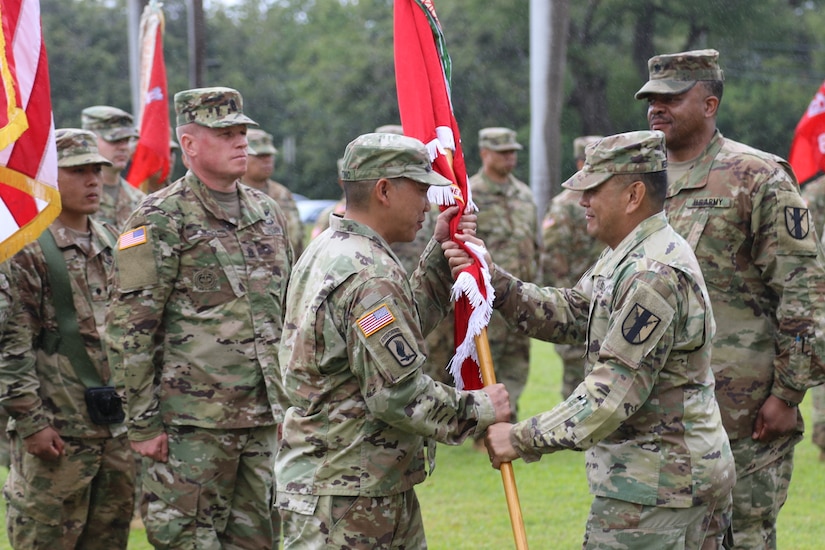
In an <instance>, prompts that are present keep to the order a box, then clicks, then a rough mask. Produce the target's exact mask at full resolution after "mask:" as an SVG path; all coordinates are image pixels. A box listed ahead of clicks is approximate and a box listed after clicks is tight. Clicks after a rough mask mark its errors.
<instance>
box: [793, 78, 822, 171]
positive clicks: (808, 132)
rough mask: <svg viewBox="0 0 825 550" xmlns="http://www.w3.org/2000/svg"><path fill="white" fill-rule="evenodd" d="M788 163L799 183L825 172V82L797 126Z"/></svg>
mask: <svg viewBox="0 0 825 550" xmlns="http://www.w3.org/2000/svg"><path fill="white" fill-rule="evenodd" d="M788 162H789V163H790V164H791V167H793V171H794V173H795V174H796V179H797V180H798V181H799V183H804V182H806V181H808V180H809V179H811V178H812V177H814V176H816V175H817V174H818V173H820V172H825V82H823V83H822V85H821V86H820V87H819V90H818V91H817V92H816V95H815V96H814V98H813V99H812V100H811V103H810V104H809V105H808V110H807V111H805V114H804V115H803V116H802V119H801V120H800V121H799V124H797V125H796V131H795V132H794V136H793V142H791V152H790V154H789V155H788Z"/></svg>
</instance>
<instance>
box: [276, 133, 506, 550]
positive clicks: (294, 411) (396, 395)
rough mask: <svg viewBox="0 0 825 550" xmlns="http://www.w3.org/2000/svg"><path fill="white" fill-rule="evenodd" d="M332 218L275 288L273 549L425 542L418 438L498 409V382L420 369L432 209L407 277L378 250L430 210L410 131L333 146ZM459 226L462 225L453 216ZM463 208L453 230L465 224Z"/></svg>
mask: <svg viewBox="0 0 825 550" xmlns="http://www.w3.org/2000/svg"><path fill="white" fill-rule="evenodd" d="M341 179H342V181H344V188H345V192H346V197H347V211H346V215H345V217H344V218H339V217H332V218H331V220H330V224H331V226H330V228H329V230H327V231H325V232H324V233H322V234H321V235H320V236H319V237H317V238H316V239H314V240H313V241H312V242H310V244H309V246H308V247H307V249H306V251H304V254H303V256H301V258H300V260H299V261H298V263H297V264H296V266H295V270H294V271H293V274H292V280H291V281H290V285H289V292H288V296H287V306H286V318H285V321H284V338H283V341H284V345H283V346H282V347H281V351H280V359H281V368H282V372H283V380H284V385H285V389H286V392H287V395H288V398H289V405H290V406H289V408H288V409H287V411H286V415H285V419H284V426H283V439H282V440H281V445H280V447H279V449H278V455H277V460H276V471H277V472H278V492H277V506H278V508H279V509H280V511H281V516H282V518H283V522H284V548H286V549H293V548H300V549H304V548H340V549H347V548H370V549H389V548H426V539H425V536H424V529H423V525H422V520H421V512H420V508H419V505H418V500H417V498H416V496H415V491H414V489H413V487H414V486H415V485H416V484H418V483H421V482H422V481H423V480H424V478H425V476H426V473H425V465H424V462H425V458H424V447H425V440H426V442H427V444H426V446H427V449H428V455H429V459H430V471H432V467H433V465H434V462H433V460H434V452H435V440H438V441H441V442H444V443H452V444H457V443H459V442H461V441H462V440H463V439H464V438H466V437H467V436H468V435H472V434H475V433H480V432H483V430H484V429H485V428H486V427H487V426H488V425H490V424H491V423H493V422H494V421H496V420H499V421H500V420H503V419H507V418H509V403H508V400H507V392H506V390H505V388H504V386H503V385H502V384H496V385H494V386H490V387H487V388H484V389H483V390H478V391H463V392H460V391H457V390H456V389H455V388H451V387H449V386H445V385H443V384H439V383H438V382H435V381H433V380H432V379H431V378H430V377H428V376H426V375H425V374H424V373H423V371H422V367H423V365H424V363H425V362H426V360H427V356H426V351H425V350H426V347H425V344H424V335H425V334H426V333H427V332H429V331H430V330H431V329H432V328H433V327H435V326H436V323H438V321H439V320H441V318H442V317H443V316H444V315H445V314H446V313H447V310H448V307H449V303H450V300H449V289H450V286H451V283H452V279H451V278H450V272H449V269H448V267H447V262H446V261H445V260H444V257H443V255H442V253H441V250H440V248H439V246H438V241H439V240H446V239H447V238H448V237H449V227H448V221H449V218H450V216H451V215H454V214H455V213H456V212H457V211H458V207H453V208H451V209H449V210H447V211H445V212H444V213H442V214H441V216H439V218H438V223H437V226H436V229H435V232H434V236H433V239H432V240H431V241H430V242H429V244H428V245H427V248H426V250H425V251H424V254H423V256H422V264H421V265H420V267H419V268H418V270H417V271H416V272H415V274H413V276H412V277H411V278H410V279H409V280H408V276H407V273H406V272H405V270H404V267H403V266H402V265H401V263H400V262H399V260H398V259H397V258H396V257H395V255H394V254H393V253H392V251H391V250H390V248H389V245H390V244H392V243H395V242H403V241H411V240H412V239H413V238H414V237H415V234H416V232H417V231H419V230H420V228H421V225H422V223H423V221H424V219H425V217H426V214H427V211H428V210H429V208H430V205H429V202H428V200H427V188H428V186H429V185H449V180H447V179H446V178H444V177H442V176H440V175H439V174H437V173H436V172H434V171H433V169H432V166H431V164H430V161H429V156H428V154H427V150H426V148H425V146H424V144H423V143H421V142H420V141H418V140H416V139H413V138H410V137H405V136H399V135H395V134H386V133H384V134H381V133H372V134H365V135H363V136H360V137H358V138H356V139H355V140H354V141H352V142H351V143H350V144H349V145H348V146H347V148H346V152H345V155H344V161H343V168H342V170H341ZM467 224H469V225H467ZM474 225H475V222H474V220H468V219H467V218H463V219H462V220H461V223H460V228H461V229H462V230H463V229H464V228H465V227H473V226H474Z"/></svg>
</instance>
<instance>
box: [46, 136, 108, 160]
mask: <svg viewBox="0 0 825 550" xmlns="http://www.w3.org/2000/svg"><path fill="white" fill-rule="evenodd" d="M54 139H55V142H56V143H57V166H58V168H69V167H72V166H84V165H86V164H105V165H106V166H111V165H112V163H111V162H109V161H108V160H107V159H106V158H105V157H103V156H101V155H100V153H99V152H98V150H97V136H95V135H94V134H93V133H92V132H89V131H88V130H81V129H80V128H60V129H58V130H55V132H54Z"/></svg>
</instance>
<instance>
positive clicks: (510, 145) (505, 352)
mask: <svg viewBox="0 0 825 550" xmlns="http://www.w3.org/2000/svg"><path fill="white" fill-rule="evenodd" d="M479 147H480V148H482V149H489V150H491V151H512V150H518V149H521V148H522V147H521V145H520V144H518V143H517V142H516V134H515V132H513V131H512V130H508V129H506V128H484V129H482V130H481V131H480V132H479ZM470 189H471V192H472V197H473V201H474V202H475V203H476V205H477V206H478V210H479V212H478V236H479V238H481V239H483V240H484V242H485V243H486V245H487V248H489V250H490V251H491V252H492V253H493V254H495V257H496V261H497V262H498V265H499V266H501V267H502V268H503V269H506V270H507V271H508V272H510V273H512V274H513V275H515V276H516V277H518V278H519V279H521V280H523V281H533V280H534V279H535V277H536V275H537V267H538V259H539V258H538V255H539V248H538V244H537V242H536V231H537V228H538V225H537V224H538V221H537V217H538V214H537V211H536V204H535V202H534V201H533V193H532V191H531V190H530V188H529V187H528V186H527V185H526V184H525V183H524V182H522V181H520V180H518V179H516V178H515V176H513V175H512V174H508V175H507V182H506V183H503V184H502V183H497V182H495V181H493V180H491V179H490V178H489V177H488V176H487V174H485V173H484V168H482V169H481V170H479V171H478V173H477V174H475V175H474V176H473V177H471V178H470ZM487 338H488V340H489V343H490V353H491V355H492V359H493V366H494V368H495V374H496V380H497V381H498V382H502V383H504V385H505V386H506V387H507V391H508V392H509V393H510V404H511V406H512V412H513V420H515V419H516V418H517V416H518V401H519V397H520V396H521V394H522V392H523V391H524V386H525V385H526V384H527V376H528V374H529V372H530V339H529V338H526V337H525V336H523V335H521V334H516V333H514V332H513V331H511V330H509V329H508V328H507V323H506V322H505V321H504V319H503V318H502V316H501V314H500V313H499V312H493V316H492V317H491V319H490V324H489V325H488V327H487Z"/></svg>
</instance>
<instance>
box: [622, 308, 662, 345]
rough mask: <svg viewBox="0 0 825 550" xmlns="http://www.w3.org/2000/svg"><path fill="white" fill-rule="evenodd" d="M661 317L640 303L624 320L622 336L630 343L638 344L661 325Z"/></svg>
mask: <svg viewBox="0 0 825 550" xmlns="http://www.w3.org/2000/svg"><path fill="white" fill-rule="evenodd" d="M660 322H661V319H660V318H659V317H657V316H656V315H654V314H653V313H651V312H650V311H649V310H648V309H647V308H645V307H644V306H641V305H639V304H638V303H636V304H634V305H633V309H631V310H630V313H628V314H627V317H625V318H624V321H622V336H624V339H625V340H627V342H628V343H630V344H634V345H638V344H642V343H644V341H645V340H647V339H648V338H650V335H651V334H652V333H653V331H654V330H656V327H658V326H659V323H660Z"/></svg>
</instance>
